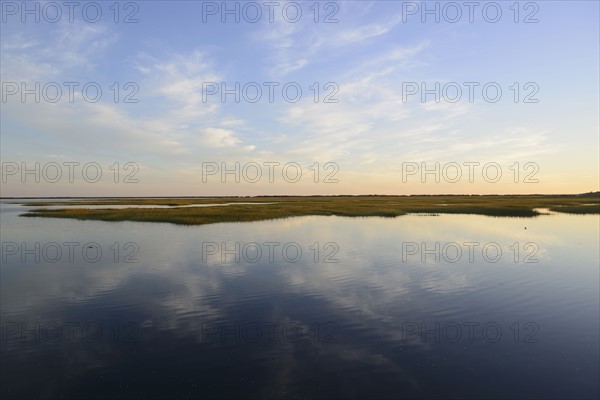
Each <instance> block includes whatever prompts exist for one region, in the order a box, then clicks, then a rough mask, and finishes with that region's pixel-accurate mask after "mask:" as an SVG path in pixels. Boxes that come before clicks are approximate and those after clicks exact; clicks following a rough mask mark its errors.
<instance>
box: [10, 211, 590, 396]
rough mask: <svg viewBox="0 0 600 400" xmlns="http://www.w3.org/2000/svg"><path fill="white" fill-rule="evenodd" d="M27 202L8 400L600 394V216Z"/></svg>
mask: <svg viewBox="0 0 600 400" xmlns="http://www.w3.org/2000/svg"><path fill="white" fill-rule="evenodd" d="M23 209H24V208H23V207H22V206H15V205H9V204H2V209H1V211H2V214H1V215H2V269H1V278H2V279H1V289H2V290H1V317H2V356H1V366H2V373H1V378H2V382H1V383H2V385H1V386H2V389H1V390H2V395H3V398H11V397H19V398H22V397H61V396H62V397H66V398H69V397H70V398H79V397H82V396H87V397H90V396H91V397H101V398H105V397H108V396H115V395H118V396H122V397H128V398H131V397H133V398H136V397H143V398H148V397H154V398H157V397H162V398H172V397H200V396H203V397H224V396H229V397H244V398H247V397H276V398H280V397H284V396H285V397H309V398H312V397H318V398H323V397H359V398H363V397H364V398H374V397H387V398H397V397H401V396H410V397H477V398H482V397H494V398H497V397H505V396H511V397H544V398H564V397H594V396H595V397H597V395H598V390H599V389H598V381H597V375H598V372H599V369H598V356H599V353H598V351H599V350H598V332H599V327H598V313H599V293H598V291H599V289H598V285H599V279H598V265H599V259H598V242H599V226H598V217H597V216H577V215H575V216H573V215H548V216H542V217H537V218H492V217H483V216H461V215H441V216H435V217H427V216H403V217H400V218H394V219H389V218H341V217H302V218H293V219H285V220H276V221H265V222H257V223H233V224H215V225H209V226H198V227H185V226H175V225H170V224H158V223H133V222H116V223H109V222H100V221H75V220H64V219H46V218H20V217H18V213H19V212H22V211H23ZM525 228H527V229H525ZM507 382H510V384H507Z"/></svg>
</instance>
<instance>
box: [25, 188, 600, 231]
mask: <svg viewBox="0 0 600 400" xmlns="http://www.w3.org/2000/svg"><path fill="white" fill-rule="evenodd" d="M264 202H274V203H275V204H256V205H249V204H239V205H230V206H224V207H196V208H177V207H176V206H181V205H188V204H209V203H210V204H217V203H264ZM590 203H591V204H593V205H589V204H590ZM26 204H27V205H33V206H47V205H59V206H64V205H67V204H68V205H92V204H94V205H108V204H121V205H132V206H134V205H141V204H146V205H149V204H161V205H171V206H174V208H155V209H143V208H124V209H68V208H62V209H58V210H44V209H35V210H32V211H30V212H28V213H26V214H23V215H24V216H27V217H50V218H75V219H80V220H102V221H145V222H170V223H174V224H185V225H202V224H211V223H218V222H245V221H261V220H268V219H276V218H288V217H296V216H304V215H338V216H347V217H359V216H361V217H368V216H379V217H396V216H400V215H404V214H407V213H430V214H431V213H435V214H479V215H491V216H512V217H533V216H536V215H540V213H539V212H537V211H534V208H549V209H551V210H552V211H557V212H567V213H577V214H600V198H596V197H592V198H590V197H578V196H537V195H532V196H313V197H285V196H282V197H251V198H248V197H244V198H242V197H235V198H232V197H220V198H176V199H173V198H170V199H148V198H145V199H131V198H129V199H99V200H89V201H81V200H78V201H69V202H44V203H26ZM441 204H443V205H441Z"/></svg>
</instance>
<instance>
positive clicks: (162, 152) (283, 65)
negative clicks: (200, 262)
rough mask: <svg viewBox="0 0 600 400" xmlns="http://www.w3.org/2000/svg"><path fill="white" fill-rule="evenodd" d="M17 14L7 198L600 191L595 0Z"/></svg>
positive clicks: (37, 9)
mask: <svg viewBox="0 0 600 400" xmlns="http://www.w3.org/2000/svg"><path fill="white" fill-rule="evenodd" d="M1 13H2V15H1V25H0V26H1V32H0V33H1V35H0V49H1V56H0V61H1V69H0V71H1V72H0V78H1V81H2V93H1V97H2V101H1V103H0V106H1V124H0V129H1V138H0V144H1V150H0V155H1V161H2V190H1V195H2V196H3V197H18V196H42V197H43V196H204V195H210V196H217V195H218V196H221V195H232V196H240V195H241V196H245V195H277V194H282V195H284V194H285V195H311V194H322V195H324V194H445V193H448V194H493V193H498V194H510V193H523V194H526V193H582V192H589V191H596V190H600V157H599V152H600V150H599V149H600V143H599V137H600V134H599V132H600V127H599V109H600V104H599V92H600V90H599V87H600V83H599V75H600V66H599V65H600V64H599V63H600V62H599V52H600V43H599V38H600V32H599V18H600V17H599V15H600V11H599V2H597V1H579V2H578V1H536V2H527V1H523V2H515V1H498V2H478V1H476V2H463V1H459V2H441V1H439V2H436V1H430V2H406V1H373V2H367V1H347V2H333V1H320V2H316V1H298V2H290V1H272V2H269V1H259V2H245V1H244V2H236V1H229V2H221V1H219V2H202V1H169V2H167V1H122V2H115V1H97V2H78V1H74V2H71V3H68V2H62V1H58V2H26V3H24V2H21V1H18V2H14V1H2V2H1ZM84 88H85V89H84Z"/></svg>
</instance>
